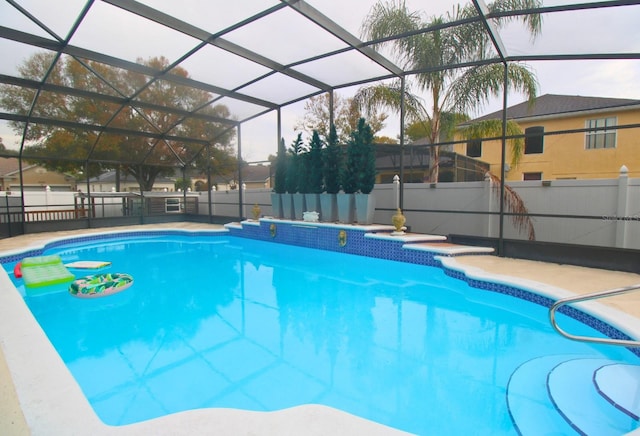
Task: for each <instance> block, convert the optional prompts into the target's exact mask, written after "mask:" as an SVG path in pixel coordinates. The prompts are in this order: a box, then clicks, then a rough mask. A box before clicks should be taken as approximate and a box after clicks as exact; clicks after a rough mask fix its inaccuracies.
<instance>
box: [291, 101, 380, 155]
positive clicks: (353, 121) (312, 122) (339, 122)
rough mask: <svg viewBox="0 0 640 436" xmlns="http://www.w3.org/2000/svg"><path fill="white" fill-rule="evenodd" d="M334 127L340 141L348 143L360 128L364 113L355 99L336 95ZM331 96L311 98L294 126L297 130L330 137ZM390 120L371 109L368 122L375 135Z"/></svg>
mask: <svg viewBox="0 0 640 436" xmlns="http://www.w3.org/2000/svg"><path fill="white" fill-rule="evenodd" d="M333 107H334V109H333V110H334V126H335V128H336V133H337V135H338V141H339V142H341V143H346V142H347V141H348V140H349V135H350V134H351V132H353V131H355V130H356V129H357V128H358V120H360V118H362V113H361V111H360V107H359V105H358V103H357V102H356V101H355V100H354V99H353V98H346V99H345V98H342V97H340V95H339V94H337V93H334V97H333ZM329 110H330V107H329V94H320V95H317V96H315V97H311V98H310V99H308V100H307V101H306V102H305V104H304V116H303V118H302V120H299V121H298V122H297V123H296V125H295V126H294V128H295V129H297V130H302V131H305V132H307V133H308V134H309V135H312V134H313V131H314V130H316V131H317V132H318V133H319V134H320V136H322V137H327V136H328V135H329V133H330V132H329V118H330V117H329ZM387 118H388V116H387V115H386V114H384V113H383V114H380V113H378V111H377V109H376V108H371V109H370V111H369V114H368V118H367V119H368V121H369V125H370V126H371V129H372V130H373V133H374V135H375V133H377V132H379V131H380V130H382V129H383V128H384V122H385V120H386V119H387Z"/></svg>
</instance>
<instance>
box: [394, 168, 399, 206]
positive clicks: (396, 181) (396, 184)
mask: <svg viewBox="0 0 640 436" xmlns="http://www.w3.org/2000/svg"><path fill="white" fill-rule="evenodd" d="M393 196H394V198H395V206H396V210H398V209H400V176H398V175H397V174H396V175H395V176H393Z"/></svg>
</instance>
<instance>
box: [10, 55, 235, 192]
mask: <svg viewBox="0 0 640 436" xmlns="http://www.w3.org/2000/svg"><path fill="white" fill-rule="evenodd" d="M53 62H55V64H53ZM138 63H140V64H143V65H146V66H148V67H151V68H153V69H155V70H158V71H163V70H166V69H167V68H168V66H169V61H168V60H167V59H165V58H163V57H160V58H151V59H148V60H142V59H138ZM52 64H53V65H52ZM50 68H51V71H50V74H49V76H48V79H47V83H48V84H50V85H59V86H61V87H68V88H75V89H80V90H86V91H89V92H93V93H98V94H102V95H105V96H110V97H117V98H125V99H128V98H132V97H134V98H135V99H137V100H140V101H144V102H145V103H148V104H146V105H143V106H142V107H135V105H121V104H120V103H117V102H114V101H113V100H112V99H109V98H85V97H82V96H79V95H70V94H68V93H65V92H53V91H42V92H40V94H39V95H38V99H37V101H36V104H35V106H34V110H33V115H35V116H42V117H46V118H50V119H55V120H60V121H62V122H64V121H71V122H77V123H82V124H87V125H89V126H103V125H108V126H109V127H113V128H116V129H118V128H119V129H123V130H128V131H134V132H149V133H153V134H158V133H160V134H165V133H168V134H169V135H171V136H175V137H180V136H183V137H189V138H197V139H199V140H203V141H215V143H216V145H215V147H216V148H218V149H220V150H223V151H225V152H226V153H230V152H231V150H230V148H231V140H232V139H233V137H234V135H235V130H234V129H230V128H229V126H228V125H226V124H223V123H217V122H211V121H210V120H205V119H203V118H200V117H185V116H184V115H183V113H184V111H192V110H194V109H197V108H201V107H202V109H200V110H199V111H198V114H201V115H210V116H216V117H221V118H229V117H230V113H229V110H228V108H227V107H225V106H222V105H218V106H211V105H209V106H207V102H209V101H211V100H212V96H211V95H210V94H209V93H208V92H206V91H202V90H198V89H195V88H190V87H186V86H181V85H179V84H177V83H175V82H173V81H169V80H162V79H157V80H155V81H153V82H151V83H149V82H150V80H151V79H150V78H149V77H148V76H145V75H143V74H140V73H137V72H133V71H130V70H122V69H119V68H115V67H111V66H109V65H106V64H101V63H98V62H93V61H83V62H80V61H78V60H76V59H73V58H71V57H61V58H60V59H58V60H57V61H56V60H55V56H54V55H53V54H51V53H36V54H34V55H33V56H31V57H30V58H28V59H27V60H26V61H25V62H24V63H23V64H22V65H21V66H20V67H19V74H20V75H21V76H22V77H24V78H27V79H32V80H37V81H39V80H41V78H42V77H45V74H46V72H47V71H48V70H49V69H50ZM171 74H172V75H176V76H179V77H184V78H187V77H189V74H188V72H187V71H186V70H184V69H182V68H179V67H177V68H173V69H172V70H171ZM35 95H36V94H35V91H34V90H33V89H28V88H18V87H12V86H6V85H5V86H2V87H0V106H2V107H4V108H6V109H8V110H9V111H10V112H13V113H28V112H29V110H30V107H31V104H32V102H33V101H34V97H35ZM163 106H164V107H169V108H175V109H178V110H177V111H172V110H162V107H163ZM180 111H183V112H182V113H180ZM12 127H13V128H14V130H16V132H19V133H20V134H22V129H23V127H24V125H23V124H22V123H20V122H13V123H12ZM25 144H27V145H28V147H27V148H26V149H25V150H24V153H23V155H24V157H25V158H33V159H37V160H38V161H39V163H40V164H41V165H44V166H46V167H47V168H49V169H52V170H57V171H63V172H73V171H83V172H84V170H85V164H88V169H89V174H87V176H93V175H97V174H99V173H100V172H102V171H104V170H105V169H109V168H112V167H114V165H117V164H116V163H117V162H123V163H122V165H121V166H120V168H121V170H122V171H123V172H124V173H127V174H130V175H131V176H133V177H134V178H135V179H136V180H137V181H138V184H139V185H140V189H141V190H150V189H151V188H152V186H153V183H154V181H155V179H156V178H157V177H158V176H161V175H173V173H174V168H173V167H172V165H171V164H172V163H176V164H177V163H180V162H184V163H186V162H190V161H192V160H197V159H200V160H202V158H200V157H198V152H199V151H201V150H202V148H203V146H204V145H203V144H202V143H193V142H184V143H177V142H176V141H172V140H169V139H157V138H156V139H153V138H150V137H146V136H144V135H138V134H136V135H126V134H115V133H105V132H102V133H101V132H100V129H99V128H98V129H81V128H69V127H60V126H59V125H54V124H48V123H42V124H30V125H29V129H27V132H26V135H25ZM40 159H42V160H40ZM197 164H198V163H196V165H197ZM206 165H209V163H207V164H206Z"/></svg>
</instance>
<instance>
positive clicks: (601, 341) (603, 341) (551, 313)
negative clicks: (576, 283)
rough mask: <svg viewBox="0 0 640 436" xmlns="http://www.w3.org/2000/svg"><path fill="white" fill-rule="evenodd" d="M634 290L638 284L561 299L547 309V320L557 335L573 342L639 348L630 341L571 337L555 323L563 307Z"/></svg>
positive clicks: (638, 287)
mask: <svg viewBox="0 0 640 436" xmlns="http://www.w3.org/2000/svg"><path fill="white" fill-rule="evenodd" d="M636 290H640V284H635V285H631V286H624V287H621V288H614V289H608V290H606V291H599V292H593V293H591V294H584V295H578V296H575V297H567V298H562V299H560V300H558V301H556V302H555V303H554V304H553V305H551V307H550V308H549V320H550V321H551V325H552V326H553V328H554V329H555V330H556V331H557V332H558V333H560V334H561V335H562V336H564V337H566V338H568V339H572V340H574V341H582V342H593V343H597V344H607V345H620V346H623V347H640V341H632V340H626V339H611V338H595V337H591V336H579V335H572V334H571V333H567V332H566V331H564V330H562V329H561V328H560V327H559V326H558V323H557V322H556V311H557V310H558V309H560V307H562V306H564V305H567V304H572V303H578V302H581V301H589V300H596V299H599V298H604V297H613V296H615V295H622V294H626V293H629V292H632V291H636Z"/></svg>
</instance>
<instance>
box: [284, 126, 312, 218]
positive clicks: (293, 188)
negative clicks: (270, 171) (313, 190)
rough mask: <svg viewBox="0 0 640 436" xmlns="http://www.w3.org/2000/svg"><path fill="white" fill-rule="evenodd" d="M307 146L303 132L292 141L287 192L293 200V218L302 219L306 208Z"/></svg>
mask: <svg viewBox="0 0 640 436" xmlns="http://www.w3.org/2000/svg"><path fill="white" fill-rule="evenodd" d="M304 152H305V147H304V143H303V142H302V133H298V137H297V138H296V139H295V140H294V141H293V142H292V143H291V147H290V148H289V159H288V164H287V192H288V193H289V194H291V198H292V200H293V214H292V217H291V218H293V219H298V220H301V219H302V213H303V212H304V210H305V204H304V192H305V191H306V190H307V187H306V184H307V183H306V177H304V175H305V168H304V167H305V162H304V157H303V155H304Z"/></svg>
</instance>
